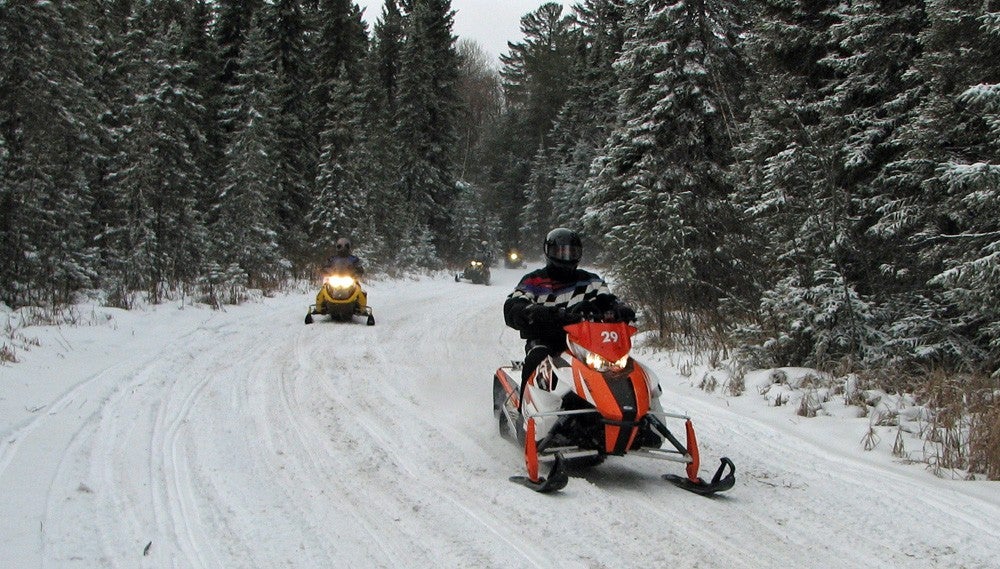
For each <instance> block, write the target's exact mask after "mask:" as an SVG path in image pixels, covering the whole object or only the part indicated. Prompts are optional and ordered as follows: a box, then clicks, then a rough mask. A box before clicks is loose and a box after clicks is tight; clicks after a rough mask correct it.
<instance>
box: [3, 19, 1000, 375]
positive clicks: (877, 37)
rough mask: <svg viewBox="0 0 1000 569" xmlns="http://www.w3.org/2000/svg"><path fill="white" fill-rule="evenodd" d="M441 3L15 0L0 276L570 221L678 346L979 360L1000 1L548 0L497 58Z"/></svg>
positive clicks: (892, 359) (768, 357) (232, 275)
mask: <svg viewBox="0 0 1000 569" xmlns="http://www.w3.org/2000/svg"><path fill="white" fill-rule="evenodd" d="M540 4H541V3H540ZM454 15H455V12H454V7H453V6H452V3H451V1H450V0H385V2H384V3H383V5H382V10H381V12H380V13H379V14H370V15H363V14H362V11H361V9H360V8H359V7H358V6H357V5H356V4H355V3H354V2H352V1H351V0H213V1H208V0H110V1H108V0H105V1H97V0H73V1H69V0H3V1H0V301H2V302H3V303H4V304H6V305H7V306H8V307H10V308H18V307H22V306H59V305H62V304H66V303H71V302H73V301H74V300H75V299H77V298H79V297H80V296H81V295H88V294H95V293H96V294H100V295H102V300H103V301H104V302H106V303H107V304H109V305H112V306H118V307H123V308H129V307H132V306H134V305H136V303H138V302H162V301H163V300H165V299H168V298H171V297H173V296H174V295H177V294H190V295H199V296H204V297H207V298H210V299H212V301H213V302H217V303H227V302H237V301H238V300H239V298H240V296H241V292H240V291H246V290H249V289H260V290H264V291H273V290H276V289H280V288H281V287H282V286H284V285H285V284H286V283H289V282H293V281H295V280H297V279H303V278H309V277H310V276H311V275H312V272H313V271H314V269H315V267H316V265H317V264H318V263H320V262H321V261H322V259H323V258H324V257H325V256H326V255H328V254H329V252H330V251H331V249H332V244H333V242H334V241H335V240H336V239H337V238H338V237H340V236H349V237H350V238H351V239H352V240H353V242H354V243H355V250H356V252H357V253H358V254H359V255H360V256H362V257H363V258H364V259H365V261H366V264H367V265H368V266H369V267H371V268H372V270H374V271H377V272H381V273H385V274H390V275H396V274H402V273H405V272H407V271H420V270H437V269H442V268H445V267H449V266H454V265H455V264H457V263H461V262H463V261H464V260H465V259H466V258H467V256H468V255H470V254H471V253H472V252H473V251H474V250H476V249H477V248H478V247H479V246H480V243H482V242H483V241H487V242H488V243H490V244H491V245H492V246H493V247H494V248H496V249H497V250H498V251H499V250H501V249H503V248H507V247H515V246H516V247H520V248H522V249H523V250H524V251H526V252H528V253H529V254H533V253H536V252H537V251H538V250H539V249H540V244H541V241H542V239H543V236H544V235H545V233H546V232H547V231H548V230H549V229H551V228H553V227H557V226H565V227H570V228H574V229H577V230H579V231H581V233H582V234H583V236H584V242H585V246H586V259H585V262H586V263H588V264H593V265H596V266H599V267H601V269H602V271H604V272H606V276H607V277H608V278H609V280H611V281H612V283H613V285H614V288H615V290H616V292H618V293H619V295H620V296H622V297H623V298H624V299H626V300H628V301H629V302H630V303H632V304H634V305H635V306H636V307H637V308H638V309H639V311H640V314H641V316H642V324H643V326H644V327H646V328H648V329H650V330H652V331H654V332H655V335H656V336H658V337H659V338H660V339H661V340H662V341H663V342H665V343H670V342H687V343H689V344H691V345H696V346H702V347H708V348H718V349H720V350H722V351H723V352H725V353H726V355H735V356H738V359H739V361H741V362H744V363H745V364H746V365H748V366H749V365H752V366H768V365H770V366H789V365H796V366H810V367H816V368H819V369H824V370H830V371H837V372H841V373H846V372H850V371H856V370H867V371H869V373H872V370H877V372H878V373H880V374H883V375H884V377H885V378H899V377H914V376H919V375H923V376H926V375H928V374H932V373H935V372H936V371H939V370H944V371H946V372H947V373H949V374H961V375H962V376H963V377H970V378H981V379H982V380H986V381H994V382H995V379H996V378H997V376H998V374H1000V0H978V1H975V2H973V1H969V0H851V1H850V2H842V1H833V0H581V1H580V2H578V3H577V4H575V5H574V6H573V7H572V8H564V7H563V6H562V5H560V4H555V3H549V4H541V5H540V6H539V7H538V8H537V9H536V10H534V11H532V12H530V13H528V14H525V15H524V16H523V17H522V19H521V29H522V31H523V38H521V39H520V40H519V41H512V42H511V43H510V44H509V50H508V51H507V52H506V53H504V54H503V55H502V56H501V58H500V62H499V64H497V63H496V62H494V61H492V59H491V57H490V56H488V55H487V54H485V53H484V52H483V50H482V49H481V48H480V47H479V46H478V45H477V44H476V43H475V42H474V41H470V40H468V39H465V38H458V37H456V36H455V34H454V31H453V23H454ZM369 21H370V22H372V24H370V25H369V23H368V22H369ZM991 377H992V380H991V379H990V378H991ZM886 381H890V380H888V379H887V380H886ZM900 387H903V386H900Z"/></svg>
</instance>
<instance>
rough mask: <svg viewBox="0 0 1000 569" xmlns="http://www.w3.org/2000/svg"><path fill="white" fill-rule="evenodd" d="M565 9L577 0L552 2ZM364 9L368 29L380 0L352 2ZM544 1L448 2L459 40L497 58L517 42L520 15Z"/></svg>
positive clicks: (375, 15) (474, 0) (376, 17)
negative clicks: (472, 43)
mask: <svg viewBox="0 0 1000 569" xmlns="http://www.w3.org/2000/svg"><path fill="white" fill-rule="evenodd" d="M554 1H557V2H560V3H561V4H563V5H564V6H566V8H565V9H564V10H563V14H568V13H569V10H570V9H569V6H572V5H573V3H574V2H575V1H576V0H554ZM355 2H356V3H357V4H358V5H359V6H361V7H362V8H364V9H365V20H366V21H367V22H368V25H369V29H371V26H372V25H373V24H374V23H375V21H376V20H378V18H379V16H380V15H381V14H382V0H355ZM545 3H546V2H545V0H451V7H452V9H453V10H455V27H454V29H453V32H454V34H455V35H456V36H458V37H459V38H460V39H462V38H469V39H472V40H475V41H476V42H477V43H478V44H479V45H480V46H482V48H483V50H485V51H486V52H487V53H489V54H492V55H493V57H494V58H499V57H500V54H501V53H506V52H507V42H508V41H514V42H516V41H520V40H521V39H522V36H521V16H523V15H525V14H527V13H529V12H532V11H534V10H536V9H537V8H538V7H539V6H541V5H542V4H545Z"/></svg>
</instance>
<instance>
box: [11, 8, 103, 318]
mask: <svg viewBox="0 0 1000 569" xmlns="http://www.w3.org/2000/svg"><path fill="white" fill-rule="evenodd" d="M93 49H94V41H93V38H92V37H91V36H90V30H89V28H88V27H87V22H86V21H85V19H84V18H83V14H81V13H80V12H78V11H77V10H76V8H75V7H74V6H72V5H69V4H64V3H50V2H46V3H41V4H39V3H36V2H25V1H20V0H17V1H11V2H5V3H4V4H3V5H2V6H0V84H2V85H3V88H2V89H0V210H2V211H3V215H2V216H0V218H2V221H0V283H2V284H0V301H2V302H5V303H8V304H10V305H12V306H19V305H22V304H26V303H39V302H46V303H63V302H67V301H70V300H72V297H71V294H72V293H73V292H75V291H76V290H78V289H80V288H83V287H87V286H92V285H93V284H95V283H96V281H97V272H96V271H97V269H98V266H97V265H98V257H97V251H96V248H95V247H94V242H93V240H92V235H93V231H94V229H95V228H94V227H93V226H91V224H90V222H89V219H88V213H89V211H90V208H91V204H92V194H91V189H92V184H93V182H94V174H95V172H96V168H95V166H96V164H97V162H98V161H99V152H100V148H99V141H100V140H101V138H102V137H103V136H104V134H103V133H102V132H101V128H100V126H99V124H98V123H97V122H96V117H97V116H99V115H100V114H101V113H102V111H103V109H102V106H101V104H100V103H98V101H97V99H96V97H95V95H94V93H93V91H92V90H91V87H90V86H92V85H93V84H94V78H95V77H96V69H95V68H94V62H95V59H94V57H95V54H94V51H93Z"/></svg>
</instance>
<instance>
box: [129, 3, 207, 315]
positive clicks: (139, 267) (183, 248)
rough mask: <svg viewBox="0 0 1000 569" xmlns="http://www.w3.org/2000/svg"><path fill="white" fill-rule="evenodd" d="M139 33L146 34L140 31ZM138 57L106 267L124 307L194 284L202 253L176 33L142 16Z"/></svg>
mask: <svg viewBox="0 0 1000 569" xmlns="http://www.w3.org/2000/svg"><path fill="white" fill-rule="evenodd" d="M144 27H145V28H144ZM129 42H130V50H131V51H132V53H133V54H135V56H136V57H137V60H136V66H135V69H136V72H135V74H134V76H133V84H132V88H131V92H132V93H133V99H132V101H131V102H130V104H128V105H127V108H126V109H125V110H124V111H123V115H124V117H125V122H124V124H123V126H122V127H121V128H120V129H119V134H118V136H119V137H120V140H122V147H121V148H122V156H121V158H120V160H118V163H119V164H121V165H122V168H123V169H122V170H121V171H120V172H118V173H117V174H116V175H115V176H114V185H115V190H116V197H117V199H118V202H117V204H116V206H115V209H116V210H117V211H118V212H119V216H120V217H119V218H118V219H117V220H116V222H117V224H116V225H114V226H113V227H111V228H109V230H110V231H112V232H113V233H114V236H115V237H114V240H115V242H114V244H113V246H114V249H115V250H116V251H118V252H119V255H120V256H119V257H118V258H116V259H114V260H113V261H112V262H111V265H112V268H113V273H114V274H113V278H114V285H113V286H112V289H113V290H112V293H113V296H114V297H115V298H117V299H118V301H119V302H120V303H122V304H123V305H128V303H129V301H128V299H129V298H130V297H131V294H132V292H133V291H140V292H145V293H146V295H147V299H148V300H149V301H151V302H159V301H160V300H162V299H163V298H164V296H165V294H166V293H167V292H168V291H169V290H171V289H176V288H177V287H180V286H186V285H188V284H191V283H192V282H194V280H195V277H197V275H198V271H199V267H200V263H201V260H202V255H203V253H204V251H205V250H207V249H208V234H207V231H206V229H205V226H204V223H203V214H202V212H200V211H198V209H197V208H196V205H197V196H196V195H195V192H194V189H195V188H198V187H201V185H202V182H201V180H200V178H199V177H200V174H201V172H200V169H199V167H198V163H197V161H196V160H195V158H194V156H193V154H192V146H193V145H195V144H196V143H200V141H201V140H202V133H201V132H200V131H199V130H198V121H199V117H200V116H201V114H202V112H203V108H202V106H201V104H200V101H199V100H198V98H197V94H196V93H194V92H193V91H192V90H191V89H190V88H189V87H188V85H189V84H190V76H191V72H192V64H191V63H190V62H189V61H187V60H185V59H184V58H183V57H182V55H181V48H180V46H181V29H180V27H179V25H178V24H177V23H176V22H168V23H164V22H161V21H158V20H157V19H156V18H153V17H150V15H149V14H148V13H145V14H143V13H140V14H139V15H138V16H137V18H136V27H135V29H134V30H133V31H132V33H131V34H130V39H129Z"/></svg>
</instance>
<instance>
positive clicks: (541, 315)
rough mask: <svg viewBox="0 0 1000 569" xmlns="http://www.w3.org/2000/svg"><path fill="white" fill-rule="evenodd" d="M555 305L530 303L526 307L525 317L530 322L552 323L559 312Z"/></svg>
mask: <svg viewBox="0 0 1000 569" xmlns="http://www.w3.org/2000/svg"><path fill="white" fill-rule="evenodd" d="M557 311H558V309H557V308H556V307H555V306H545V305H544V304H530V305H528V306H527V307H525V309H524V318H525V320H527V322H528V324H552V323H553V322H555V318H556V316H557V314H558V312H557Z"/></svg>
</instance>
